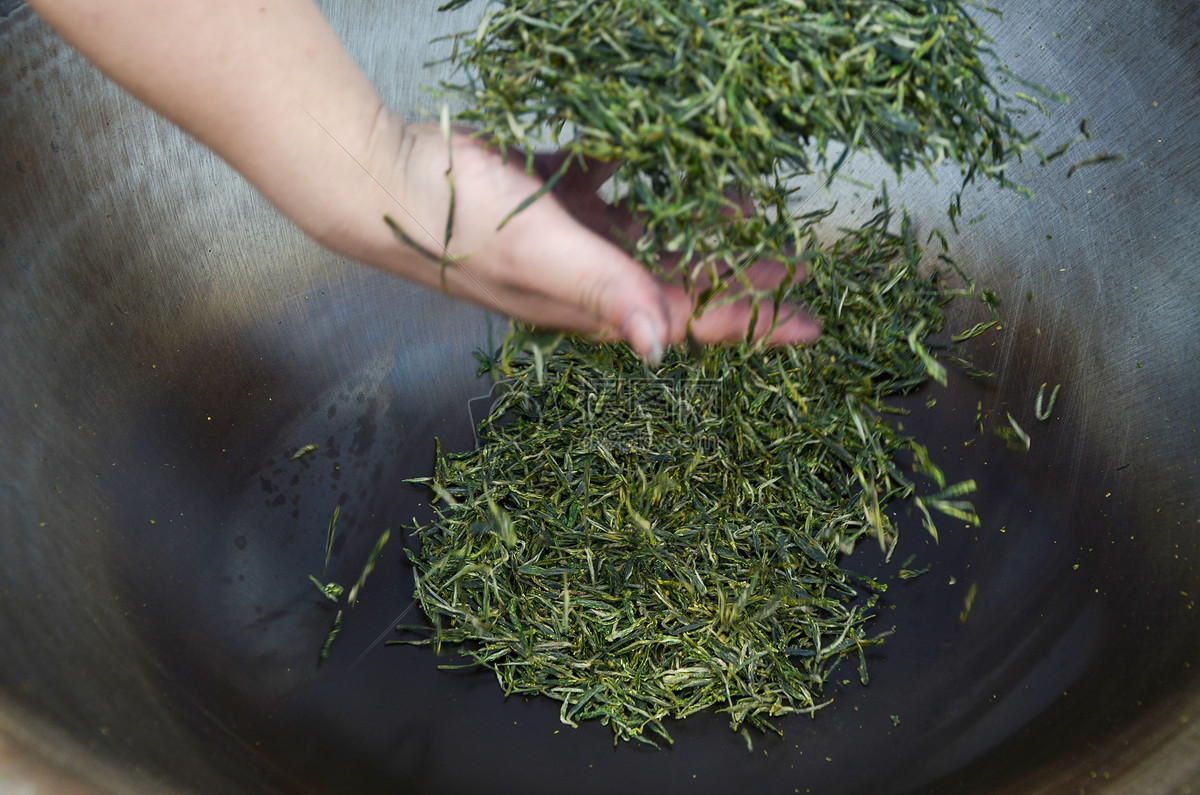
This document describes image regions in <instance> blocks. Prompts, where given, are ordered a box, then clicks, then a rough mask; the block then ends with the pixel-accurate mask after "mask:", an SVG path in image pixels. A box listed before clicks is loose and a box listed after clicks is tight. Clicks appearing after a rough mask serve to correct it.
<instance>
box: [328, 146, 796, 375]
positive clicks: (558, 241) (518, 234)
mask: <svg viewBox="0 0 1200 795" xmlns="http://www.w3.org/2000/svg"><path fill="white" fill-rule="evenodd" d="M373 139H374V140H377V141H380V142H385V141H398V143H399V151H398V153H397V154H396V155H394V156H393V157H392V161H391V163H390V164H388V162H387V161H388V157H389V155H388V154H387V153H383V154H382V155H381V156H373V157H372V161H373V162H375V163H378V164H379V166H378V168H380V175H379V176H377V179H379V181H380V183H381V185H383V186H384V187H388V186H393V187H388V192H389V193H391V197H392V198H393V199H394V202H395V204H394V206H393V208H392V209H391V211H390V212H388V213H387V214H388V216H389V217H390V218H391V219H394V221H395V223H396V224H397V226H398V227H399V230H400V232H401V233H402V234H403V236H404V237H405V238H406V239H407V241H408V245H409V246H410V247H419V248H420V249H423V250H424V252H425V254H426V256H424V257H418V258H414V257H412V256H411V255H409V256H404V257H398V256H397V257H393V258H392V259H391V260H390V261H389V260H386V258H383V259H381V258H377V257H371V258H370V259H371V261H372V264H375V265H377V266H379V267H382V268H384V269H386V270H390V271H392V272H395V273H398V274H399V275H401V276H404V277H406V278H408V279H411V280H413V281H418V282H421V283H423V284H427V285H429V286H431V287H437V288H442V287H444V289H445V290H446V291H447V292H448V293H449V294H450V295H453V296H456V297H458V298H463V299H466V300H469V301H472V302H474V303H476V304H479V305H480V306H483V307H486V308H488V309H491V310H493V311H496V312H499V313H502V314H505V315H508V316H510V317H514V318H517V319H520V320H523V321H526V322H529V323H532V324H534V325H538V326H543V327H551V328H556V329H563V330H568V331H573V332H579V333H583V334H587V335H591V336H593V337H595V338H598V339H605V340H610V339H614V338H621V339H625V340H626V341H628V342H629V343H630V345H631V346H632V347H633V348H634V349H635V350H636V351H637V352H638V354H639V355H640V356H642V357H643V358H644V359H647V360H649V361H656V360H657V359H658V358H659V357H660V356H661V355H662V350H663V347H664V346H665V345H667V344H670V343H675V342H681V341H683V340H684V339H685V337H687V336H688V334H689V333H690V335H691V337H692V338H693V339H695V340H696V341H697V342H701V343H708V342H732V341H736V340H740V339H744V338H745V337H746V336H747V331H748V330H749V326H750V323H751V322H752V318H753V317H754V315H753V311H752V306H751V302H750V300H749V299H744V300H741V301H736V302H732V303H727V304H723V305H721V306H717V307H714V308H710V309H707V310H706V311H703V312H702V313H701V314H700V315H699V316H698V317H696V318H695V319H694V320H692V322H691V324H690V327H689V319H692V318H693V315H694V314H695V311H696V309H697V306H696V301H695V298H694V297H693V294H690V293H689V292H687V291H686V290H685V289H684V288H683V286H682V285H681V284H679V283H674V282H666V283H664V282H660V281H658V280H656V279H655V278H653V277H652V276H651V275H650V274H649V273H648V272H647V271H646V269H645V268H643V267H642V266H641V265H639V264H638V263H636V262H635V261H634V260H632V259H631V258H630V257H629V256H628V255H627V254H625V253H624V251H622V250H621V248H620V246H619V244H618V241H619V240H621V239H629V238H631V237H636V236H637V234H638V233H639V232H640V229H638V228H637V225H636V221H635V220H634V219H632V218H630V217H629V215H628V213H626V212H623V211H618V210H617V209H615V208H613V207H611V206H609V205H607V204H606V203H605V202H604V201H602V200H601V199H600V197H599V196H598V195H597V189H598V188H599V187H600V186H601V185H602V184H603V183H604V182H605V181H606V179H607V178H608V177H609V176H610V174H611V168H606V167H605V166H604V165H603V164H591V165H590V166H589V167H587V168H583V167H578V166H573V167H572V169H571V170H569V171H568V172H567V173H566V174H565V175H564V176H563V177H562V179H560V180H559V181H558V183H557V184H556V185H555V187H554V190H553V191H551V192H550V193H548V194H547V195H545V196H543V197H541V198H540V199H538V200H536V201H534V202H533V203H532V204H531V205H529V206H528V207H526V208H525V209H523V210H522V211H521V212H519V213H517V214H516V215H514V216H512V217H511V218H509V219H508V221H507V223H505V219H506V218H508V216H509V215H510V213H512V211H513V210H514V209H515V208H516V207H517V206H518V205H520V203H521V202H522V201H524V200H526V199H527V198H529V197H530V196H533V195H534V194H536V193H537V192H538V191H539V190H540V189H541V188H542V187H543V184H544V182H543V180H544V179H545V178H548V177H549V176H550V175H551V174H553V173H554V172H556V171H557V170H558V167H559V165H560V164H561V163H562V157H563V156H562V155H545V156H539V157H538V158H536V159H535V171H537V172H538V173H536V174H534V175H529V174H527V173H526V171H525V158H524V156H523V155H522V154H520V153H515V152H514V153H511V155H510V157H509V158H508V160H507V162H505V160H504V158H503V157H502V156H501V154H500V153H499V152H498V151H495V150H489V149H486V148H485V147H484V146H483V144H482V143H481V142H480V141H478V140H476V139H474V138H472V137H471V136H470V135H469V134H468V133H466V132H464V131H454V132H453V133H452V134H451V139H450V141H449V142H448V141H447V140H446V138H445V137H444V135H443V133H442V131H441V130H440V129H439V128H438V126H437V125H431V124H414V125H408V126H407V127H405V128H404V130H403V132H402V133H401V134H399V135H377V136H374V137H373ZM451 157H452V158H453V167H452V168H451V169H450V170H449V174H447V168H448V166H450V164H451ZM451 180H452V182H453V202H454V218H453V222H452V224H451V227H450V238H449V241H448V245H445V244H446V243H447V241H446V239H445V238H446V229H447V224H446V219H447V215H448V213H449V209H450V204H451V187H450V186H451ZM366 212H367V211H365V210H364V213H366ZM371 217H372V220H375V219H378V214H377V213H374V214H372V215H371ZM323 242H325V243H326V244H327V245H329V246H330V247H332V248H335V249H341V248H346V246H345V245H343V244H342V243H341V242H340V241H338V240H336V239H326V240H324V241H323ZM349 248H350V249H351V250H352V249H353V246H352V245H351V246H349ZM358 256H359V257H360V258H365V257H362V255H361V254H360V255H358ZM748 275H749V276H750V278H751V281H752V282H753V283H754V284H755V286H756V287H773V286H775V285H778V284H779V282H780V281H781V280H782V279H783V278H785V277H786V271H785V269H784V267H783V266H782V265H780V264H779V263H775V262H759V263H756V264H755V265H754V266H752V268H751V269H750V270H749V271H748ZM799 276H800V277H801V278H802V276H803V274H799ZM704 287H706V285H704V284H701V285H700V290H703V289H704ZM771 314H772V313H771V312H769V311H763V312H761V313H760V314H759V316H758V317H757V320H756V325H755V328H754V330H753V334H752V337H753V338H755V339H758V338H762V337H764V336H766V337H767V339H768V341H769V342H770V343H771V344H778V345H787V344H797V343H808V342H812V341H813V340H815V339H816V338H817V337H818V336H819V334H820V326H819V325H818V324H817V323H816V322H815V321H814V320H812V319H811V318H810V317H809V316H808V315H807V314H806V313H805V312H804V311H803V309H801V308H800V307H784V308H783V310H782V311H781V313H780V315H779V317H778V318H776V319H774V322H773V319H772V317H771Z"/></svg>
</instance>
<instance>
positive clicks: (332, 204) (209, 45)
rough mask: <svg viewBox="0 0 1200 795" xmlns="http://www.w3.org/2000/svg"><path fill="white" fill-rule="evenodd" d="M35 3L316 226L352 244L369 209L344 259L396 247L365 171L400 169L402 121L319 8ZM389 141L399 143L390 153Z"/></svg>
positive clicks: (256, 0) (147, 98)
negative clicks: (363, 231) (370, 228)
mask: <svg viewBox="0 0 1200 795" xmlns="http://www.w3.org/2000/svg"><path fill="white" fill-rule="evenodd" d="M32 5H33V6H34V8H35V10H37V11H38V13H39V14H40V15H42V16H43V18H45V19H46V20H47V21H48V22H49V23H50V24H51V25H52V26H54V27H55V28H56V29H57V30H58V31H59V33H60V34H61V35H62V36H63V37H64V38H66V39H67V40H68V41H69V42H70V43H71V44H72V45H73V46H75V47H76V48H77V49H79V50H80V51H81V52H82V53H83V54H84V55H85V56H86V57H87V58H88V59H89V60H91V61H92V62H93V63H95V64H96V65H97V66H98V67H99V68H100V69H101V70H102V71H104V72H105V73H106V74H108V75H109V76H110V77H111V78H112V79H114V80H115V81H116V82H118V83H120V84H121V85H122V86H124V87H125V88H126V89H127V90H129V91H130V92H131V93H133V94H134V95H135V96H137V97H138V98H139V99H140V100H142V101H143V102H145V103H146V104H147V105H148V106H150V107H151V108H153V109H154V110H156V111H158V112H159V113H161V114H162V115H164V116H165V117H167V118H169V119H171V120H172V121H174V122H175V123H176V124H178V125H179V126H180V127H181V128H183V129H184V130H186V131H187V132H188V133H190V134H191V135H193V136H195V137H196V138H197V139H198V140H199V141H201V142H202V143H204V144H205V145H206V146H208V147H209V148H211V149H212V150H213V151H214V152H216V153H217V154H219V155H220V156H221V157H222V158H224V159H225V160H226V161H227V162H229V163H230V164H231V165H232V166H233V167H234V168H236V169H237V170H238V171H239V172H241V173H242V174H243V175H244V176H245V177H246V178H247V179H248V180H249V181H250V182H251V183H252V184H253V185H254V186H255V187H256V188H257V189H258V190H259V191H260V192H262V193H263V194H264V195H265V196H266V197H267V198H268V199H269V200H270V201H271V202H272V203H274V204H275V205H276V206H277V207H279V208H280V209H281V210H282V211H283V212H284V213H285V214H286V215H288V216H289V217H290V218H291V219H292V220H293V221H294V222H295V223H297V224H298V225H299V226H300V227H301V228H302V229H303V230H304V231H305V232H307V233H309V234H311V235H313V236H314V237H316V238H317V239H319V240H322V241H323V242H328V241H330V240H338V241H344V240H347V239H350V238H353V237H354V236H348V235H346V234H345V226H346V224H347V223H349V221H348V220H347V219H348V218H350V214H352V213H353V214H358V213H361V214H363V215H365V214H368V213H369V214H370V219H369V220H370V221H371V222H373V223H374V224H376V225H377V226H378V229H379V231H378V233H377V234H372V235H368V236H367V238H369V239H365V240H362V242H361V243H360V245H361V246H362V249H363V250H361V251H344V252H343V253H347V254H350V255H351V256H357V257H359V258H360V259H366V260H379V259H380V258H381V257H386V256H388V254H387V253H385V252H384V251H382V249H383V248H388V247H390V246H391V243H392V242H393V241H391V240H390V238H389V236H388V233H387V230H386V227H384V225H383V223H382V220H381V216H382V214H383V213H384V212H385V211H387V209H388V208H387V206H386V201H387V196H386V192H385V191H383V190H382V189H381V188H380V187H379V185H378V184H376V182H375V181H374V180H373V179H372V178H371V176H370V175H369V174H368V173H367V172H368V171H369V170H377V169H378V168H381V167H383V168H387V167H389V166H390V165H392V164H381V163H379V162H378V160H379V153H380V152H381V151H382V152H387V151H389V150H390V151H391V152H397V151H398V150H399V146H400V141H399V137H400V135H401V129H402V125H400V124H399V123H398V122H397V121H396V120H395V119H394V117H392V116H391V115H390V114H388V112H387V110H386V108H385V107H384V105H383V102H382V100H381V99H380V97H379V95H378V93H377V92H376V91H375V89H374V87H373V86H372V85H371V84H370V82H369V81H368V80H367V78H366V76H365V75H364V74H363V73H362V71H361V70H360V69H359V68H358V66H357V65H356V64H355V63H354V61H353V59H351V58H350V56H349V55H348V54H347V52H346V51H345V49H344V48H343V47H342V45H341V42H340V41H339V40H338V38H337V36H336V35H335V34H334V33H333V31H332V30H331V29H330V28H329V26H328V24H327V23H326V21H325V19H324V18H323V17H322V15H321V13H320V11H319V9H318V8H317V7H316V6H315V5H314V4H313V3H312V2H311V0H249V1H248V2H247V0H32ZM379 136H384V137H389V138H393V139H395V140H392V141H385V142H382V145H381V142H380V141H379V140H377V139H378V137H379ZM373 137H374V138H375V140H373ZM389 176H391V175H389ZM394 212H395V210H394V209H393V213H394ZM367 220H368V219H367V218H365V217H364V218H363V219H362V222H363V223H366V222H367ZM362 237H363V236H362V235H358V238H362ZM373 247H378V248H379V249H380V250H371V249H372V248H373ZM372 264H377V265H379V264H382V263H380V262H378V261H374V262H372Z"/></svg>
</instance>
